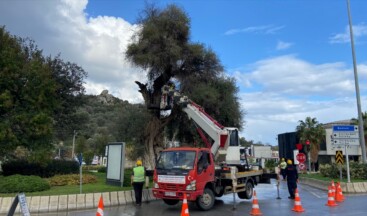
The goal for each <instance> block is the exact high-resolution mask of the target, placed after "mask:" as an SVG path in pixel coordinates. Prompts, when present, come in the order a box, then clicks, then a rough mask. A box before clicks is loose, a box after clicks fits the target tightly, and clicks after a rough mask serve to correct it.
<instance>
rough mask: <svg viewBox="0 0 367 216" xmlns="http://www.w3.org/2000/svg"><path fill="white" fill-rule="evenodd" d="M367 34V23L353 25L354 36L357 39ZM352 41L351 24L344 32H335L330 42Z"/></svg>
mask: <svg viewBox="0 0 367 216" xmlns="http://www.w3.org/2000/svg"><path fill="white" fill-rule="evenodd" d="M364 36H367V25H366V24H364V23H362V24H358V25H353V37H354V39H355V40H356V41H357V39H359V38H361V37H364ZM349 42H350V30H349V25H347V26H346V27H345V30H344V32H343V33H338V34H334V35H333V36H331V37H330V38H329V43H332V44H333V43H349Z"/></svg>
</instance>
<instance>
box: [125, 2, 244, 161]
mask: <svg viewBox="0 0 367 216" xmlns="http://www.w3.org/2000/svg"><path fill="white" fill-rule="evenodd" d="M139 24H140V25H141V27H142V28H141V30H140V31H139V32H137V34H136V35H135V36H134V38H133V40H132V41H133V43H131V44H130V45H129V46H128V49H127V52H126V56H127V58H128V59H129V60H130V61H131V62H132V63H134V64H135V65H136V66H139V67H141V68H143V69H144V70H145V71H144V72H147V78H148V83H141V82H139V81H136V83H137V84H138V86H139V88H140V90H139V91H140V92H141V94H142V96H143V98H144V101H145V104H146V105H147V107H149V108H152V107H153V108H157V107H159V102H160V98H161V93H162V92H161V88H162V87H163V86H164V85H165V84H167V83H168V82H169V81H173V82H175V83H176V86H177V88H179V90H180V91H181V92H183V93H184V94H186V95H188V96H189V97H190V99H192V100H194V101H195V102H197V103H198V104H200V105H201V106H203V107H205V109H206V110H207V112H208V113H209V114H210V115H212V116H213V117H214V118H215V119H217V120H218V121H219V122H220V123H222V124H224V125H230V126H233V127H239V128H240V127H241V125H242V115H243V113H242V112H241V111H240V105H239V103H238V98H237V97H236V93H237V91H238V89H237V87H236V86H235V82H234V80H233V79H231V78H228V77H226V76H225V75H224V73H223V67H222V65H221V64H220V61H219V59H218V58H217V56H216V54H215V53H214V52H213V51H212V50H211V49H210V48H207V47H205V46H204V45H203V44H200V43H193V42H191V41H190V40H189V39H190V19H189V17H188V16H187V14H186V13H185V12H184V11H183V10H182V9H180V8H179V7H177V6H175V5H169V6H167V7H166V8H165V9H163V10H161V9H158V8H156V7H154V6H147V7H146V9H145V11H144V13H143V16H142V17H141V18H140V19H139ZM149 113H150V117H149V120H148V121H147V123H146V127H145V129H144V135H143V136H142V137H143V140H142V141H141V143H140V145H143V146H144V148H145V153H146V155H145V158H146V159H148V161H147V162H149V163H150V164H148V165H150V166H153V164H154V160H155V157H156V152H157V149H159V148H162V147H163V144H164V142H163V135H164V133H163V132H164V131H167V132H169V135H170V139H172V138H173V137H176V136H177V137H181V138H182V139H184V138H185V140H183V141H184V142H185V141H187V142H190V141H192V140H191V139H192V137H193V135H192V130H190V129H188V128H187V127H188V125H187V124H184V122H185V121H186V122H187V121H188V120H187V117H186V116H185V115H183V114H182V113H180V110H179V108H178V107H174V108H173V109H172V111H171V114H170V115H161V114H162V112H161V111H160V110H159V109H150V110H149ZM172 119H174V121H173V122H172V121H171V120H172ZM168 124H170V128H171V129H170V130H166V128H167V126H168ZM183 126H185V127H183ZM190 135H191V136H190Z"/></svg>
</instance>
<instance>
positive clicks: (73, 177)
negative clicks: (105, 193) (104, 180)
mask: <svg viewBox="0 0 367 216" xmlns="http://www.w3.org/2000/svg"><path fill="white" fill-rule="evenodd" d="M48 181H49V183H50V185H51V186H64V185H78V184H80V176H79V174H70V175H55V176H53V177H52V178H50V179H49V180H48ZM96 182H97V177H96V176H94V175H91V174H83V180H82V183H83V184H90V183H96Z"/></svg>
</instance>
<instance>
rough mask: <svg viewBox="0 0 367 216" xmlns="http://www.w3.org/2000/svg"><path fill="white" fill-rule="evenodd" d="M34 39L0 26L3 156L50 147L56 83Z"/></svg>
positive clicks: (0, 137) (0, 100)
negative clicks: (20, 149)
mask: <svg viewBox="0 0 367 216" xmlns="http://www.w3.org/2000/svg"><path fill="white" fill-rule="evenodd" d="M44 62H45V59H44V58H43V56H42V52H41V51H40V50H38V48H37V46H36V45H35V44H34V42H33V41H30V40H24V39H21V38H18V37H15V36H11V35H10V34H9V33H8V32H6V31H5V29H4V27H2V28H0V116H1V121H0V146H1V148H0V155H2V156H6V155H8V154H9V153H10V152H12V151H14V150H15V148H16V147H17V146H24V147H25V148H26V149H28V150H29V151H37V150H41V149H47V148H50V147H51V139H52V127H53V116H52V114H53V110H54V109H56V108H57V106H58V105H59V103H58V101H57V100H56V89H57V86H56V82H55V80H53V79H52V74H51V70H50V68H49V67H47V65H46V64H44Z"/></svg>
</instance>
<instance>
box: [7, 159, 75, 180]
mask: <svg viewBox="0 0 367 216" xmlns="http://www.w3.org/2000/svg"><path fill="white" fill-rule="evenodd" d="M2 168H3V175H4V176H11V175H16V174H20V175H35V176H40V177H42V178H48V177H51V176H54V175H62V174H72V173H78V172H79V163H78V162H77V161H66V160H52V161H50V162H49V163H48V164H47V165H42V164H40V163H33V162H28V161H26V160H17V161H7V162H5V163H4V164H3V165H2Z"/></svg>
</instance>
